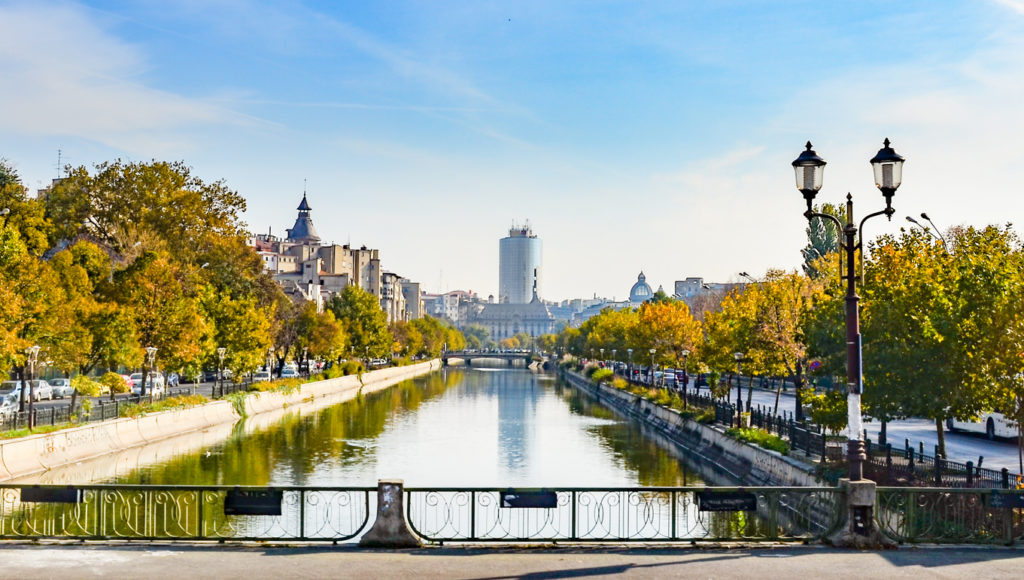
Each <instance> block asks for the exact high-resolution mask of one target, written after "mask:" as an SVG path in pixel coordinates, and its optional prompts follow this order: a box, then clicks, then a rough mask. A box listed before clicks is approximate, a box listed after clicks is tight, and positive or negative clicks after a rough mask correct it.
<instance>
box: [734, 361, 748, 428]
mask: <svg viewBox="0 0 1024 580" xmlns="http://www.w3.org/2000/svg"><path fill="white" fill-rule="evenodd" d="M732 357H733V358H734V359H736V426H737V427H742V426H743V424H742V420H743V418H742V415H743V387H741V386H740V375H741V374H742V373H743V369H742V368H741V367H740V363H742V362H743V353H742V352H734V353H732ZM748 410H749V409H748Z"/></svg>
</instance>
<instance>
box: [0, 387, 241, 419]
mask: <svg viewBox="0 0 1024 580" xmlns="http://www.w3.org/2000/svg"><path fill="white" fill-rule="evenodd" d="M251 384H252V383H251V382H249V381H247V380H245V381H241V382H237V383H236V382H227V381H225V382H222V383H221V384H214V385H213V387H212V392H211V398H213V399H221V398H223V397H224V396H225V395H229V394H231V393H237V392H241V391H246V390H248V389H249V387H250V385H251ZM194 390H195V387H192V386H178V387H170V388H166V389H163V390H161V391H160V393H159V394H156V395H151V394H147V395H146V396H144V397H143V396H141V395H136V394H129V395H127V396H125V397H120V398H116V399H113V400H111V399H107V398H94V399H92V407H91V408H90V409H89V410H88V412H86V411H85V408H84V407H83V406H82V405H79V406H78V408H77V409H75V410H74V411H72V409H71V404H70V402H69V403H68V404H67V405H52V406H48V407H37V408H34V409H33V410H32V412H31V413H29V411H28V409H27V408H26V410H24V411H15V412H12V413H6V414H0V431H10V430H14V429H26V428H28V426H29V425H30V424H32V425H34V426H35V427H46V426H56V425H69V424H70V425H74V424H85V423H94V422H97V421H108V420H110V419H117V418H118V417H120V416H121V408H122V407H124V406H125V405H138V404H140V403H143V402H151V401H152V402H157V401H162V400H164V399H167V398H170V397H176V396H180V395H188V394H190V393H192V392H193V391H194ZM79 400H80V401H82V400H83V398H79ZM30 417H32V418H33V419H34V420H33V421H32V422H31V423H30V421H29V418H30Z"/></svg>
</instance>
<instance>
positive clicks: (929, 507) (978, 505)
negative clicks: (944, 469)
mask: <svg viewBox="0 0 1024 580" xmlns="http://www.w3.org/2000/svg"><path fill="white" fill-rule="evenodd" d="M1022 508H1024V496H1022V495H1021V494H1020V492H1018V491H1013V490H1002V489H988V490H980V489H949V488H922V487H879V488H878V491H877V502H876V507H875V522H876V524H877V525H878V528H879V530H881V531H882V533H884V534H885V535H887V536H889V537H890V538H892V539H893V540H895V541H897V542H900V543H932V544H948V543H953V544H1013V543H1017V542H1020V541H1021V540H1024V509H1022Z"/></svg>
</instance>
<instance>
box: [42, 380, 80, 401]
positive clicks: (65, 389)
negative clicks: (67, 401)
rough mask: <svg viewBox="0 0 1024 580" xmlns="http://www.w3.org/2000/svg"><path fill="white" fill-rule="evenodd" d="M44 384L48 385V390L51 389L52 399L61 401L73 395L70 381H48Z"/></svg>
mask: <svg viewBox="0 0 1024 580" xmlns="http://www.w3.org/2000/svg"><path fill="white" fill-rule="evenodd" d="M46 382H48V383H50V388H52V389H53V397H54V398H56V399H63V398H64V397H70V396H71V395H73V394H75V389H74V388H73V387H72V386H71V379H50V380H49V381H46Z"/></svg>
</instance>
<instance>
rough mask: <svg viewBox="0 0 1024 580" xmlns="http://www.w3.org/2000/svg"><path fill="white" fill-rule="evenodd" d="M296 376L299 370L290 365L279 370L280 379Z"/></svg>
mask: <svg viewBox="0 0 1024 580" xmlns="http://www.w3.org/2000/svg"><path fill="white" fill-rule="evenodd" d="M297 376H299V371H297V370H295V369H293V368H291V367H285V368H284V370H282V371H281V378H282V379H294V378H295V377H297Z"/></svg>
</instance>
